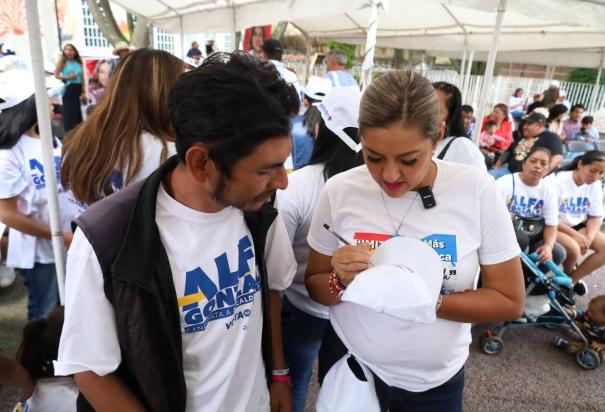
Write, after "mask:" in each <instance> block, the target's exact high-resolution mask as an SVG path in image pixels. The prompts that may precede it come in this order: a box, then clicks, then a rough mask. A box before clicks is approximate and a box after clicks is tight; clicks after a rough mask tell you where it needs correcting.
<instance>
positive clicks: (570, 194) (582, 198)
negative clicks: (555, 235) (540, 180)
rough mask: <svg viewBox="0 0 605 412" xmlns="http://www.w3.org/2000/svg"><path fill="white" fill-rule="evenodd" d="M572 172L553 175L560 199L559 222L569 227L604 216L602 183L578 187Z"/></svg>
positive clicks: (553, 181)
mask: <svg viewBox="0 0 605 412" xmlns="http://www.w3.org/2000/svg"><path fill="white" fill-rule="evenodd" d="M572 173H573V172H572V171H571V170H569V171H565V172H559V173H557V174H556V175H551V176H552V177H550V179H552V183H553V184H554V186H555V188H556V190H557V197H558V199H559V220H560V221H561V222H562V223H565V224H567V225H569V226H572V227H573V226H576V225H579V224H580V223H583V222H585V221H586V220H587V219H588V217H589V216H590V217H602V216H603V188H602V187H601V181H600V180H597V181H596V182H594V183H592V184H590V185H586V184H582V185H580V186H578V185H576V182H574V180H573V177H572Z"/></svg>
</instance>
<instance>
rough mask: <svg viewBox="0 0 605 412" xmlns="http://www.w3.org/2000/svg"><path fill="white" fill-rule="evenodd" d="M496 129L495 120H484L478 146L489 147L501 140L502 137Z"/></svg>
mask: <svg viewBox="0 0 605 412" xmlns="http://www.w3.org/2000/svg"><path fill="white" fill-rule="evenodd" d="M496 130H498V125H497V124H496V122H493V121H491V120H490V121H488V122H486V123H485V130H484V131H483V132H481V136H479V147H485V148H490V147H491V146H493V144H494V143H496V142H503V141H504V137H502V136H498V135H497V134H496Z"/></svg>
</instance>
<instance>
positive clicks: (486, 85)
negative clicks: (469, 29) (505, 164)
mask: <svg viewBox="0 0 605 412" xmlns="http://www.w3.org/2000/svg"><path fill="white" fill-rule="evenodd" d="M506 1H507V0H500V2H499V3H498V13H497V14H496V27H495V29H494V34H493V35H492V43H491V46H490V48H489V55H488V57H487V67H486V68H485V76H484V77H483V86H482V87H481V96H479V105H478V106H477V111H476V113H477V115H476V119H477V124H476V126H475V130H473V142H475V143H476V144H478V143H479V134H480V133H481V125H482V124H483V115H484V114H485V105H486V104H487V100H488V96H487V95H488V93H489V90H490V86H491V82H492V75H493V73H494V65H495V64H496V54H497V53H498V43H499V42H500V31H501V30H502V20H503V19H504V13H505V12H506Z"/></svg>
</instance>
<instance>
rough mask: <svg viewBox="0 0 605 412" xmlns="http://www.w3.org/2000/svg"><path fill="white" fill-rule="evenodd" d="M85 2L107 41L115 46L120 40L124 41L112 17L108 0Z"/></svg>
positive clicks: (88, 0) (89, 0)
mask: <svg viewBox="0 0 605 412" xmlns="http://www.w3.org/2000/svg"><path fill="white" fill-rule="evenodd" d="M86 3H87V4H88V8H89V9H90V12H91V13H92V16H93V18H94V19H95V21H96V22H97V26H99V29H100V30H101V33H103V36H105V38H106V39H107V40H108V41H109V43H111V44H112V45H113V46H115V45H116V43H118V42H120V41H126V38H125V37H124V35H123V34H122V32H121V31H120V28H119V27H118V24H117V23H116V19H115V18H114V17H113V13H112V11H111V7H110V6H109V0H86Z"/></svg>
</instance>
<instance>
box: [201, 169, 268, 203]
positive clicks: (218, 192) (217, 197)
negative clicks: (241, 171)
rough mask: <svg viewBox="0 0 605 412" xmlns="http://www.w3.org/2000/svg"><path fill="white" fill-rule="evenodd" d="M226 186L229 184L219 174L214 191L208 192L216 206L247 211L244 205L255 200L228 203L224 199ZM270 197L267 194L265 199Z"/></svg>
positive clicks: (225, 178)
mask: <svg viewBox="0 0 605 412" xmlns="http://www.w3.org/2000/svg"><path fill="white" fill-rule="evenodd" d="M228 186H229V182H228V179H227V177H226V176H225V175H224V174H222V173H221V174H220V177H219V180H218V182H217V184H216V187H215V188H214V190H213V191H212V192H208V195H209V196H210V198H211V199H212V200H213V201H214V202H215V203H216V204H218V205H220V206H223V207H233V208H236V209H239V210H243V211H249V210H248V209H247V208H246V205H247V204H248V203H249V202H250V201H253V200H254V199H255V198H251V199H246V200H242V201H241V202H230V201H228V200H227V199H225V192H226V191H227V188H228ZM270 196H271V193H267V198H269V197H270Z"/></svg>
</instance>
